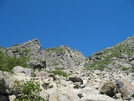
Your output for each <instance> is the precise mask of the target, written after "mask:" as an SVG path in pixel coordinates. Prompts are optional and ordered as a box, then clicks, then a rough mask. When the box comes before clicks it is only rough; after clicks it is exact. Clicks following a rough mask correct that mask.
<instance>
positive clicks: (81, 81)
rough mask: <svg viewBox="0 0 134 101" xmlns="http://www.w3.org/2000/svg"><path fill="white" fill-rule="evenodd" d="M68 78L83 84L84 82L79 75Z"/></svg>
mask: <svg viewBox="0 0 134 101" xmlns="http://www.w3.org/2000/svg"><path fill="white" fill-rule="evenodd" d="M68 80H69V81H72V82H80V83H81V84H83V80H82V79H81V78H80V77H77V76H73V77H69V79H68Z"/></svg>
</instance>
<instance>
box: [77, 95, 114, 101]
mask: <svg viewBox="0 0 134 101" xmlns="http://www.w3.org/2000/svg"><path fill="white" fill-rule="evenodd" d="M79 101H116V100H115V99H113V98H111V97H109V96H107V95H101V94H89V95H87V96H85V97H82V98H81V99H80V100H79Z"/></svg>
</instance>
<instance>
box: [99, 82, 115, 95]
mask: <svg viewBox="0 0 134 101" xmlns="http://www.w3.org/2000/svg"><path fill="white" fill-rule="evenodd" d="M115 89H116V84H114V83H113V82H110V81H103V82H102V83H101V84H100V86H99V91H100V93H102V94H106V95H108V96H110V97H112V96H114V90H115Z"/></svg>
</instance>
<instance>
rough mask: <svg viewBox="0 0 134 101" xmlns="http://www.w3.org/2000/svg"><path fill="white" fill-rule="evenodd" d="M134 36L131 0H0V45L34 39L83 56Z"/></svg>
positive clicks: (133, 2)
mask: <svg viewBox="0 0 134 101" xmlns="http://www.w3.org/2000/svg"><path fill="white" fill-rule="evenodd" d="M133 35H134V0H0V46H3V47H10V46H12V45H14V44H19V43H22V42H26V41H28V40H31V39H34V38H38V39H39V40H40V43H41V46H42V49H44V48H49V47H56V46H60V45H67V46H69V47H71V48H72V49H77V50H79V51H80V52H82V53H83V54H84V55H85V56H86V57H88V56H90V55H91V54H92V53H94V52H97V51H99V50H102V49H104V48H106V47H110V46H113V45H115V44H117V43H118V42H121V41H123V40H124V39H126V38H127V37H130V36H133Z"/></svg>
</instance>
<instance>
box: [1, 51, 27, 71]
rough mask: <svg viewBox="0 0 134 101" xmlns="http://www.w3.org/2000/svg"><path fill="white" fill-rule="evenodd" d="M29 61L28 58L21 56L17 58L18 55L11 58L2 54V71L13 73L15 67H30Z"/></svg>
mask: <svg viewBox="0 0 134 101" xmlns="http://www.w3.org/2000/svg"><path fill="white" fill-rule="evenodd" d="M27 61H29V58H27V57H24V56H21V57H20V58H17V57H16V55H14V57H10V56H8V55H6V54H3V53H2V52H0V70H2V71H8V72H11V71H12V69H13V68H14V67H15V66H22V67H29V66H28V64H27Z"/></svg>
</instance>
